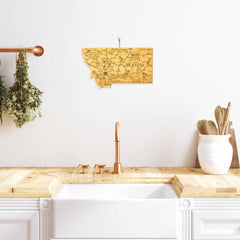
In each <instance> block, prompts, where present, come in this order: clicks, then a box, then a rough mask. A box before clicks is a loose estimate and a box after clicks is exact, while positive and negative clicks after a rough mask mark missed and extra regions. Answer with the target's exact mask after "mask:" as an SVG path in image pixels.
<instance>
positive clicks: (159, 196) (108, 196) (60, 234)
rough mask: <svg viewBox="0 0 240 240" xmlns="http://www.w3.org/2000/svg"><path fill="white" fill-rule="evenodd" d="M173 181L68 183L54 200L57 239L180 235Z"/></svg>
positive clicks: (54, 231) (177, 203)
mask: <svg viewBox="0 0 240 240" xmlns="http://www.w3.org/2000/svg"><path fill="white" fill-rule="evenodd" d="M178 212H179V199H178V197H177V195H176V193H175V191H174V189H173V187H172V185H171V184H76V185H72V184H66V185H62V186H61V187H60V188H59V190H58V191H57V193H56V194H55V196H54V197H53V200H52V226H53V232H52V235H53V238H84V239H86V238H89V239H91V238H92V239H96V238H103V239H104V238H112V239H113V238H122V239H124V238H127V239H129V238H170V239H174V238H177V234H178V214H179V213H178Z"/></svg>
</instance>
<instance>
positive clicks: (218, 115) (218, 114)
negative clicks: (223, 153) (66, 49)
mask: <svg viewBox="0 0 240 240" xmlns="http://www.w3.org/2000/svg"><path fill="white" fill-rule="evenodd" d="M215 119H216V122H217V125H218V133H219V135H221V134H222V128H223V120H224V109H223V108H222V107H221V106H219V105H218V106H217V107H216V108H215Z"/></svg>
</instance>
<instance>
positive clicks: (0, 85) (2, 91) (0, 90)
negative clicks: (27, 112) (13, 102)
mask: <svg viewBox="0 0 240 240" xmlns="http://www.w3.org/2000/svg"><path fill="white" fill-rule="evenodd" d="M3 77H4V76H2V75H0V121H1V124H2V105H3V98H4V94H5V92H6V88H5V87H4V85H3Z"/></svg>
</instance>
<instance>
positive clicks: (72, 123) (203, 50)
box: [0, 0, 240, 166]
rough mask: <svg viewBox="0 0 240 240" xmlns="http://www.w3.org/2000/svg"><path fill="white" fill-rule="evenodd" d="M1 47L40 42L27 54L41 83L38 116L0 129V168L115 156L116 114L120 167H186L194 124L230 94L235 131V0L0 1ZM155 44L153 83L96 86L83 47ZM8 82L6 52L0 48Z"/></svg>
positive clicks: (239, 65) (238, 74)
mask: <svg viewBox="0 0 240 240" xmlns="http://www.w3.org/2000/svg"><path fill="white" fill-rule="evenodd" d="M0 9H1V14H0V36H1V37H0V47H16V46H22V47H26V46H27V47H29V46H35V45H37V44H40V45H43V46H44V47H45V54H44V56H42V57H40V58H37V57H35V56H33V55H31V54H29V55H28V60H29V66H30V69H29V74H30V79H31V81H32V83H34V84H35V85H36V86H38V87H39V88H40V89H41V90H43V91H44V97H43V118H41V119H39V120H36V121H34V122H32V123H29V124H27V125H26V126H24V127H23V128H22V129H17V128H15V126H14V125H13V123H12V121H11V120H10V118H9V117H8V116H7V115H4V124H3V125H2V126H1V127H0V166H76V165H77V164H78V163H90V164H91V165H93V164H95V163H106V164H107V165H109V166H111V165H112V164H113V161H114V122H115V121H117V120H118V121H120V122H121V159H122V163H123V165H124V166H194V165H195V156H196V133H195V131H196V123H197V120H199V119H202V118H207V119H213V117H214V115H213V111H214V108H215V106H216V105H218V104H222V105H227V101H228V100H231V101H232V105H233V109H232V120H233V121H234V125H235V128H236V130H237V131H238V132H239V130H240V125H239V123H240V111H239V102H240V88H239V87H240V84H239V83H240V31H239V26H240V25H239V24H240V14H239V12H240V1H238V0H236V1H232V0H225V1H223V0H205V1H203V0H201V1H200V0H199V1H193V0H192V1H187V0H182V1H179V0H163V1H157V0H118V1H116V0H84V1H83V0H41V1H36V0H35V1H34V0H21V1H20V0H0ZM117 37H121V42H122V45H121V46H122V47H153V48H154V60H153V63H154V74H153V75H154V79H153V84H149V85H144V84H137V85H134V84H127V85H113V86H112V88H109V89H98V86H97V85H96V83H95V81H94V79H90V69H89V68H88V67H87V65H86V64H85V63H84V60H83V58H82V55H81V49H82V48H84V47H117V46H118V41H117ZM0 59H1V60H2V65H1V66H0V73H1V74H3V75H6V78H5V81H6V83H7V85H8V86H9V85H11V84H12V82H13V74H14V72H15V55H14V54H11V53H6V54H5V53H1V54H0Z"/></svg>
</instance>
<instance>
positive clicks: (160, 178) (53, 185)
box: [0, 167, 240, 198]
mask: <svg viewBox="0 0 240 240" xmlns="http://www.w3.org/2000/svg"><path fill="white" fill-rule="evenodd" d="M123 170H124V174H123V175H114V174H112V173H111V172H112V168H106V169H105V170H104V172H103V173H102V174H97V172H95V171H94V169H93V168H91V169H90V171H89V172H88V173H87V174H80V170H79V169H77V168H0V198H22V197H25V198H38V197H41V198H50V197H52V196H53V194H54V193H55V192H56V190H57V189H58V187H59V186H60V184H81V183H82V184H91V183H172V184H173V186H174V188H175V190H176V192H177V193H178V195H179V196H180V197H186V198H188V197H189V198H191V197H195V198H196V197H240V169H231V170H230V171H229V172H228V174H226V175H207V174H204V173H203V172H202V170H201V169H197V168H160V167H159V168H158V167H155V168H149V167H148V168H143V167H142V168H139V167H129V168H124V169H123ZM96 171H97V170H96Z"/></svg>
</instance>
